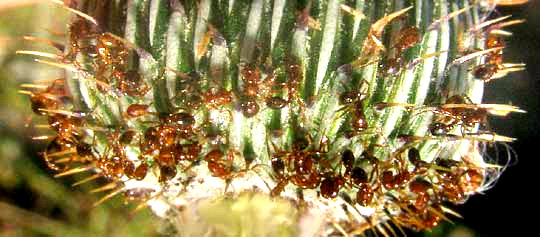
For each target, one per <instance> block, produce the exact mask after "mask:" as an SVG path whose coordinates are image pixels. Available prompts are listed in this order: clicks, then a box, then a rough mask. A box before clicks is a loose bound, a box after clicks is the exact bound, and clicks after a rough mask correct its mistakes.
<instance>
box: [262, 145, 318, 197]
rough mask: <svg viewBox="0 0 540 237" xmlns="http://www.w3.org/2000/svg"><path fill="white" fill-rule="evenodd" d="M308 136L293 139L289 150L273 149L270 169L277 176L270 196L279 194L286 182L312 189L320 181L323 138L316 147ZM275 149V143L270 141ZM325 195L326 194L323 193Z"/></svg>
mask: <svg viewBox="0 0 540 237" xmlns="http://www.w3.org/2000/svg"><path fill="white" fill-rule="evenodd" d="M310 140H311V139H310V136H309V135H308V136H307V140H306V138H302V137H297V138H295V139H294V141H293V144H292V149H291V151H274V154H273V155H272V169H273V171H274V173H275V175H276V176H277V179H278V184H277V186H276V187H274V188H273V189H272V191H271V194H272V196H276V195H279V194H280V193H281V192H282V191H283V189H284V188H285V186H286V185H287V184H288V182H291V183H293V184H294V185H296V186H298V187H300V188H305V189H313V188H316V187H318V186H319V184H320V182H321V177H320V171H319V170H320V167H319V161H320V160H321V156H322V155H323V153H325V151H324V150H325V149H324V148H323V146H325V145H326V144H325V142H324V138H321V142H320V143H319V146H318V147H312V146H311V142H310ZM271 144H272V146H273V147H274V150H275V145H274V144H273V143H271ZM325 195H326V194H325Z"/></svg>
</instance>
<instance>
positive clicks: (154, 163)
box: [23, 18, 522, 229]
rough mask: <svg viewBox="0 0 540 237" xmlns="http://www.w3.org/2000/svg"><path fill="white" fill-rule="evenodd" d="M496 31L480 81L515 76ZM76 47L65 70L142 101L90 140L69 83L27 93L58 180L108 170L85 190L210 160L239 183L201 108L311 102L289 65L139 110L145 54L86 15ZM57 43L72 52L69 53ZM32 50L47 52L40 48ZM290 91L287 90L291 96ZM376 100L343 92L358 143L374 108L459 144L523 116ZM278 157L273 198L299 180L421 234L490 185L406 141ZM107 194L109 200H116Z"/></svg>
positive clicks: (396, 66)
mask: <svg viewBox="0 0 540 237" xmlns="http://www.w3.org/2000/svg"><path fill="white" fill-rule="evenodd" d="M506 25H508V23H507V24H506ZM503 26H505V25H496V26H493V27H492V28H491V29H490V31H494V32H495V31H496V32H499V29H500V28H502V27H503ZM499 33H500V32H499ZM399 35H400V37H399V38H398V39H397V41H396V43H395V44H394V46H393V48H394V49H395V53H394V54H393V56H392V57H390V56H387V59H386V64H385V67H386V68H385V71H386V72H387V73H392V74H393V73H396V72H397V71H398V70H400V69H401V68H402V67H403V65H404V64H405V61H404V60H405V59H403V53H404V52H405V50H407V49H409V48H411V47H413V46H414V45H416V44H417V43H418V42H419V41H420V38H421V37H420V35H419V33H418V29H417V28H416V27H414V26H407V27H404V28H402V29H401V30H400V32H399ZM488 35H489V37H488V39H487V41H486V48H487V50H483V51H480V54H478V52H476V53H471V54H474V55H484V56H485V60H486V62H487V63H486V64H483V65H480V66H476V67H475V68H473V70H472V74H473V75H474V76H475V77H476V78H478V79H482V80H484V81H489V80H491V79H492V78H493V77H494V76H495V75H497V74H498V73H501V72H507V71H509V70H512V68H513V66H512V65H506V64H503V63H502V48H504V43H503V41H502V39H501V38H500V37H499V36H498V35H497V34H495V33H493V34H492V33H491V32H490V33H489V34H488ZM69 40H70V44H69V48H68V50H67V52H68V53H67V55H64V56H62V57H61V58H62V60H64V62H69V63H70V64H71V65H70V67H71V68H76V71H78V72H83V71H85V70H84V69H83V68H91V70H92V71H93V72H94V73H93V76H94V79H95V84H96V87H97V88H98V89H99V90H100V91H101V92H102V93H114V94H115V95H116V96H122V97H129V98H130V101H132V102H131V103H130V104H129V105H128V106H126V108H125V110H124V111H122V114H123V117H124V120H125V121H123V124H122V126H120V127H115V128H113V129H107V128H102V129H101V130H100V129H93V133H94V134H93V135H90V134H87V132H86V130H87V128H90V129H92V126H93V124H92V120H96V119H97V118H95V117H93V115H92V112H81V111H74V109H73V108H74V107H75V106H74V105H73V102H72V101H71V98H70V96H69V93H68V89H67V88H66V85H65V83H66V82H65V80H64V79H57V80H54V81H53V82H52V83H51V85H49V86H45V87H43V90H41V91H37V92H33V91H25V93H26V94H28V95H30V101H31V105H32V110H33V111H34V113H35V114H37V115H40V116H47V119H48V127H50V128H51V129H52V130H53V131H54V132H55V136H54V137H52V139H51V141H50V142H49V144H48V146H47V148H46V150H45V151H44V152H43V157H44V160H45V162H46V163H47V165H48V166H49V167H50V168H51V169H52V170H54V171H57V172H59V173H58V175H56V176H57V177H60V176H64V175H70V174H75V173H80V172H84V171H89V170H92V171H96V168H97V169H99V171H97V174H96V175H93V176H91V177H89V178H87V179H84V180H81V181H80V182H77V183H76V184H77V185H78V184H82V183H84V182H88V181H90V180H93V179H96V178H99V177H105V178H107V179H109V180H112V181H113V182H116V181H125V180H129V179H133V180H144V179H145V178H146V177H147V175H148V173H149V172H152V171H154V170H157V172H159V175H156V176H158V182H160V183H167V182H168V181H170V180H173V179H175V178H178V176H179V175H178V171H179V170H181V173H182V174H181V175H183V174H184V173H185V172H187V171H188V170H189V169H190V168H192V167H193V166H196V165H199V164H200V163H202V162H206V164H207V168H208V170H209V172H210V174H211V175H212V176H214V177H219V178H222V179H223V180H225V181H227V182H229V181H230V180H231V179H233V178H234V177H235V175H237V174H238V173H241V172H243V171H244V170H239V169H238V168H237V167H235V166H234V164H235V163H236V162H235V160H234V159H235V158H237V157H238V156H237V155H236V154H237V152H235V151H231V150H227V151H224V149H222V147H225V146H220V145H215V144H212V145H209V144H205V143H203V142H202V141H205V140H207V139H212V136H214V135H213V134H212V133H211V132H208V131H205V128H207V127H214V125H213V124H211V122H210V121H209V119H204V121H198V120H199V119H196V116H194V115H193V114H194V113H195V112H196V111H197V110H198V109H199V108H200V107H201V106H204V108H206V109H207V110H218V109H222V108H224V107H225V106H227V107H228V108H231V107H234V108H236V109H237V110H238V111H240V112H241V114H242V115H243V116H244V117H246V118H252V117H254V116H256V115H257V114H258V113H260V111H261V105H262V104H265V105H266V107H267V108H268V109H275V110H277V109H283V108H285V107H287V106H289V108H291V107H292V106H293V105H292V104H295V105H300V106H299V107H300V108H301V109H306V106H307V105H306V104H304V101H303V100H302V99H301V98H300V96H299V91H298V90H299V87H300V84H301V81H302V79H301V78H302V77H303V75H302V66H301V65H299V64H296V63H289V64H288V65H286V66H285V72H283V73H284V74H286V80H284V82H279V81H278V80H277V78H278V77H277V73H282V72H277V73H276V72H275V71H274V70H270V69H261V68H259V67H256V66H252V65H242V66H240V69H239V74H240V75H241V83H239V84H240V86H239V88H240V89H238V90H226V89H225V88H224V87H223V86H219V85H217V86H216V85H212V83H209V84H210V86H209V87H208V88H206V89H205V90H203V89H201V88H200V87H201V86H200V85H199V82H198V80H197V79H198V78H197V77H198V76H199V75H198V73H196V72H194V73H189V74H184V73H181V72H176V75H177V76H178V77H180V79H181V80H180V81H181V82H182V83H181V87H182V90H181V92H180V94H179V95H177V96H176V99H179V101H178V100H177V101H176V102H177V104H176V106H177V108H178V109H177V111H174V112H171V113H168V112H167V113H164V112H153V111H152V105H151V104H144V103H140V101H145V97H146V96H147V94H148V93H149V92H150V86H149V85H147V84H146V83H147V82H146V81H145V78H143V76H142V75H141V73H140V72H139V71H138V70H137V69H134V68H133V67H134V66H133V65H136V64H137V63H134V62H133V61H136V58H137V56H138V55H137V54H138V52H137V50H136V49H134V48H133V47H132V46H130V45H129V43H127V42H126V41H125V40H123V39H121V38H119V37H116V36H114V35H112V34H110V33H105V32H101V31H100V30H99V29H98V28H97V26H96V25H95V24H93V23H92V22H91V21H89V20H88V19H82V18H78V19H77V20H75V21H74V22H73V23H72V24H71V25H70V29H69ZM53 46H55V47H56V48H57V49H59V50H60V51H64V46H63V45H58V44H54V45H53ZM23 53H24V52H23ZM27 53H28V54H34V55H38V54H37V53H36V52H33V53H29V52H27ZM39 56H43V55H39ZM139 56H140V55H139ZM465 57H467V58H464V59H458V61H459V60H468V58H470V57H472V56H465ZM81 58H84V60H80V59H81ZM57 65H59V64H57ZM64 68H65V67H64ZM263 74H264V75H263ZM35 87H38V86H35ZM281 90H284V91H281ZM282 94H286V98H285V99H284V98H282ZM366 99H368V96H367V95H366V94H365V93H363V92H359V91H354V90H351V91H345V92H343V93H341V94H340V95H339V102H340V105H341V106H342V107H341V109H339V110H340V111H346V112H347V114H348V115H349V116H350V118H349V119H348V120H346V121H347V122H346V123H347V125H346V127H348V128H350V130H349V133H348V134H347V137H348V138H351V137H354V136H357V135H361V134H362V133H363V132H365V131H366V130H368V129H369V128H370V127H371V126H370V125H369V124H368V121H367V119H366V114H365V110H366V109H367V108H368V107H372V108H373V109H374V110H381V109H385V108H388V107H392V106H402V107H405V108H407V109H413V110H418V109H420V110H425V111H429V112H432V113H434V114H436V115H437V116H435V119H434V120H433V121H432V123H431V124H430V126H429V132H430V134H431V135H432V136H435V137H437V136H439V137H444V136H450V134H451V133H452V131H454V130H456V128H461V129H462V133H465V132H467V131H474V130H475V129H476V126H477V125H478V124H481V123H484V122H485V120H486V117H487V116H488V114H493V115H500V116H504V115H506V114H508V113H509V112H522V111H521V110H519V109H518V108H517V107H514V106H507V105H496V104H474V103H472V101H470V99H469V98H468V97H467V96H462V95H454V96H451V97H450V98H448V99H447V100H446V102H445V103H444V104H440V105H435V106H431V107H427V106H424V107H422V106H415V105H409V104H399V103H383V102H381V103H373V102H369V103H368V101H367V100H366ZM291 111H292V110H291ZM301 112H302V111H301ZM197 118H198V117H197ZM133 124H137V126H133ZM135 127H137V128H138V129H135ZM140 128H143V129H140ZM295 132H296V133H302V132H300V131H295ZM97 133H104V134H105V136H104V137H105V139H104V140H101V141H99V143H105V144H106V145H105V147H104V148H103V149H98V148H96V146H95V144H94V143H96V139H99V138H96V137H99V136H96V134H97ZM91 136H93V137H91ZM309 136H310V135H309V134H307V135H306V137H309ZM102 137H103V136H102ZM402 137H404V138H406V139H410V140H412V141H413V142H411V144H416V143H415V142H416V140H415V139H417V138H415V137H413V136H408V135H404V136H402ZM47 138H51V137H47ZM421 139H425V138H421ZM218 143H219V142H218ZM321 143H322V142H321ZM221 145H223V144H221ZM274 146H275V145H274ZM134 151H135V152H134ZM269 153H270V154H269V156H270V158H271V161H270V162H269V163H270V164H268V165H269V168H270V170H271V177H272V178H273V181H274V182H275V185H274V186H273V187H270V186H269V191H270V194H271V196H280V195H281V193H282V192H283V191H284V190H285V189H286V187H287V186H288V185H289V184H293V185H294V186H295V188H299V189H302V190H303V189H314V190H318V193H319V195H320V196H321V197H322V198H324V199H328V200H332V199H334V198H336V197H338V196H341V197H343V198H344V199H345V200H349V202H350V203H354V204H359V205H361V206H364V207H371V206H381V203H385V204H384V205H393V206H394V207H397V208H398V209H399V210H400V212H399V213H400V214H399V215H397V216H392V215H389V216H390V217H389V218H390V219H391V220H392V221H394V222H395V223H397V224H399V225H401V226H407V227H411V228H415V229H428V228H432V227H434V226H436V225H437V224H438V223H439V222H440V221H441V219H446V217H445V216H444V213H447V212H449V210H447V209H446V208H445V207H444V206H443V205H442V203H443V202H451V203H455V204H458V203H462V202H464V201H465V199H466V197H467V195H468V194H471V193H474V192H476V191H477V190H478V189H479V188H481V186H482V185H483V182H484V179H485V177H484V176H485V174H484V172H483V169H482V168H479V167H476V166H475V165H473V164H470V163H467V162H466V161H463V160H462V161H455V160H451V159H445V158H437V159H435V160H434V161H433V162H426V161H424V160H423V159H421V155H420V151H419V150H418V149H417V148H415V146H414V145H407V144H406V145H404V146H402V147H401V148H400V149H398V151H396V152H393V153H391V155H389V156H388V157H376V156H375V155H374V154H372V153H371V152H370V151H368V150H366V151H363V152H362V153H361V154H360V155H355V154H354V152H353V151H352V150H351V149H343V150H342V151H340V152H338V153H336V154H337V155H330V154H329V153H328V151H327V149H326V148H325V144H319V145H318V146H317V145H314V144H312V142H311V141H309V139H304V138H296V139H295V140H294V141H293V142H292V144H291V146H290V149H288V150H279V149H277V148H275V147H274V151H273V152H269ZM132 154H137V158H136V159H134V158H133V157H130V156H133V155H132ZM246 163H249V162H247V161H246ZM263 165H264V164H263ZM154 168H155V169H154ZM247 168H248V167H246V169H247ZM118 183H120V182H118ZM116 187H117V186H116V184H115V185H112V186H110V185H107V186H104V187H102V188H100V189H99V190H106V189H114V188H116ZM348 193H355V194H356V196H355V197H354V198H351V197H349V196H348ZM109 197H111V195H107V196H106V198H109ZM102 200H104V199H102Z"/></svg>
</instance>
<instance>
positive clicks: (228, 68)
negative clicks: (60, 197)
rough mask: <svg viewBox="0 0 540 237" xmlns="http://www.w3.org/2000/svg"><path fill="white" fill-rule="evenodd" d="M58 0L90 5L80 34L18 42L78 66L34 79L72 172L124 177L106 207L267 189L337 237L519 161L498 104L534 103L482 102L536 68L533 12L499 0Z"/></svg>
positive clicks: (59, 161) (440, 202) (462, 192)
mask: <svg viewBox="0 0 540 237" xmlns="http://www.w3.org/2000/svg"><path fill="white" fill-rule="evenodd" d="M52 2H55V3H58V4H60V5H61V6H62V7H64V8H66V9H67V10H69V11H71V12H73V13H74V15H73V19H72V21H71V22H70V23H69V25H68V30H67V35H66V38H67V41H66V42H65V43H55V42H52V41H43V40H41V41H42V42H46V43H48V44H49V45H51V46H53V47H54V48H55V49H56V51H55V52H52V53H45V52H36V51H19V53H20V54H28V55H34V56H38V57H39V58H45V59H39V60H37V61H38V62H39V63H44V64H48V65H51V66H53V67H57V68H59V69H62V70H64V71H65V78H61V79H57V80H54V81H52V82H50V83H49V84H47V85H45V84H33V85H26V87H27V88H29V89H27V90H23V91H22V92H23V93H26V94H28V95H29V96H30V100H31V103H32V109H33V111H34V112H35V113H36V114H37V115H40V116H45V117H47V119H48V122H49V126H50V128H51V130H52V131H53V133H50V134H46V135H44V136H42V137H39V138H40V139H46V140H47V141H48V146H47V148H46V150H45V151H44V152H43V157H44V159H45V161H46V162H47V164H48V165H49V167H50V168H51V169H53V170H55V171H58V172H59V173H58V175H57V176H58V177H60V176H65V175H71V174H75V173H80V172H89V173H91V175H90V176H89V177H88V178H87V179H84V180H81V181H80V182H78V183H76V184H77V185H79V184H82V183H84V182H87V181H90V180H93V179H96V178H100V177H104V178H105V179H107V180H108V181H109V182H110V183H109V184H108V185H105V186H103V187H102V188H99V189H96V190H94V191H95V192H98V191H107V190H108V191H110V193H109V194H107V195H105V196H104V197H103V198H102V199H101V200H100V201H98V203H101V202H102V201H105V200H107V199H109V198H111V197H113V196H115V195H117V194H120V193H123V194H124V196H125V197H126V198H127V199H128V200H139V201H141V202H142V203H145V204H149V205H150V206H151V207H152V209H153V210H154V211H155V212H156V213H157V214H158V215H162V216H166V215H167V214H166V213H167V210H169V209H170V208H177V209H178V208H180V207H182V206H188V207H189V206H197V203H198V202H199V201H201V200H213V199H219V198H220V197H224V196H227V197H229V198H232V199H235V198H237V197H239V195H240V194H242V193H262V194H266V195H268V196H270V197H272V198H283V199H286V200H290V201H291V202H293V203H295V204H296V206H297V207H298V209H299V213H300V214H299V215H298V216H291V217H289V218H297V219H298V220H299V221H298V222H299V223H301V222H302V219H303V218H304V219H305V218H307V217H309V216H311V217H316V218H319V219H321V220H322V221H321V222H320V225H321V226H320V227H315V229H317V230H318V232H319V233H320V234H321V235H326V234H332V233H342V234H344V235H347V234H359V233H362V232H363V231H365V230H367V229H372V230H373V231H379V232H382V233H383V234H387V232H388V231H391V232H393V231H394V230H392V229H388V228H389V226H390V225H388V223H389V222H392V223H394V224H395V226H397V227H398V228H399V229H400V230H401V227H402V226H403V227H408V228H412V229H416V230H422V229H429V228H432V227H434V226H437V225H438V224H439V223H440V221H442V220H445V219H447V217H446V215H447V214H454V215H457V214H455V213H454V212H452V211H451V210H450V209H448V208H447V207H445V205H446V204H447V203H453V204H460V203H463V202H464V201H465V200H466V199H467V197H468V196H469V195H472V194H474V193H477V192H480V191H483V190H485V189H486V188H489V187H490V186H491V184H492V183H493V182H494V181H495V180H496V179H497V178H498V175H499V174H500V172H502V170H503V169H504V168H505V167H506V166H505V159H502V158H501V159H499V160H497V159H495V160H489V157H487V156H486V155H485V154H484V152H485V151H484V148H485V145H486V144H495V143H498V144H503V143H504V142H509V141H512V140H513V139H512V138H509V137H505V136H501V135H497V134H496V133H494V132H492V131H489V130H486V129H485V126H484V125H485V123H486V118H487V116H488V115H495V116H506V115H507V114H508V113H510V112H523V111H522V110H520V109H519V108H517V107H515V106H510V105H502V104H482V103H481V100H482V94H483V88H484V84H485V83H487V82H491V81H492V80H494V79H497V78H500V77H502V76H504V75H506V74H507V73H508V72H512V71H516V70H522V69H523V67H524V65H522V64H510V63H505V62H504V61H503V49H504V47H505V45H504V38H505V37H507V36H508V35H510V33H509V32H507V31H506V30H505V28H506V27H507V26H510V25H513V24H517V23H520V22H521V21H520V20H512V19H509V18H508V17H505V16H502V17H499V16H496V14H495V15H494V16H493V17H491V18H488V17H489V15H490V13H491V12H492V10H493V7H494V6H495V4H494V2H496V1H480V0H477V1H472V0H470V1H469V0H460V1H442V0H441V1H438V0H430V1H427V0H425V1H420V0H419V1H400V0H397V1H363V0H357V1H352V0H351V1H338V0H330V1H298V2H297V1H287V0H274V1H269V0H253V1H219V0H215V1H211V0H201V1H179V0H170V1H160V0H147V1H143V0H128V1H100V0H87V1H80V2H77V1H52ZM508 3H509V2H508V1H506V2H505V4H508ZM510 3H511V2H510ZM27 39H30V40H32V38H31V37H27ZM494 83H496V82H494ZM36 88H45V89H36ZM505 147H507V146H506V145H505ZM508 153H509V154H508V159H509V158H510V156H511V155H512V154H511V150H509V148H508ZM501 160H502V161H501ZM261 208H262V207H261ZM263 209H264V208H263Z"/></svg>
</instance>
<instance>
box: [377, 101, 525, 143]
mask: <svg viewBox="0 0 540 237" xmlns="http://www.w3.org/2000/svg"><path fill="white" fill-rule="evenodd" d="M392 106H400V107H404V108H406V109H407V110H419V111H416V112H415V115H418V114H420V113H425V112H432V113H434V114H435V115H437V116H436V118H435V119H434V120H433V121H432V123H431V125H430V126H429V127H430V128H429V130H430V132H431V134H433V135H444V134H448V133H449V132H450V131H451V130H453V129H454V128H456V127H458V126H460V127H461V128H462V129H463V130H462V133H463V134H465V132H467V131H472V130H473V129H475V126H476V125H479V124H484V123H485V122H486V119H487V116H488V115H495V116H507V115H508V114H509V113H511V112H517V113H525V111H524V110H521V109H519V108H518V107H516V106H512V105H505V104H475V103H472V101H471V99H470V98H469V97H468V96H466V95H453V96H451V97H450V98H448V99H447V100H446V103H445V104H441V105H437V106H417V105H412V104H404V103H384V102H380V103H375V105H374V108H375V109H376V110H381V109H385V108H387V107H392ZM411 117H414V115H412V116H411Z"/></svg>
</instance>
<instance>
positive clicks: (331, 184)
mask: <svg viewBox="0 0 540 237" xmlns="http://www.w3.org/2000/svg"><path fill="white" fill-rule="evenodd" d="M344 184H345V179H344V178H343V176H341V175H337V176H333V177H327V178H325V179H324V180H323V181H322V182H321V187H320V189H321V196H323V197H324V198H336V197H337V195H338V193H339V190H340V189H341V186H343V185H344Z"/></svg>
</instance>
